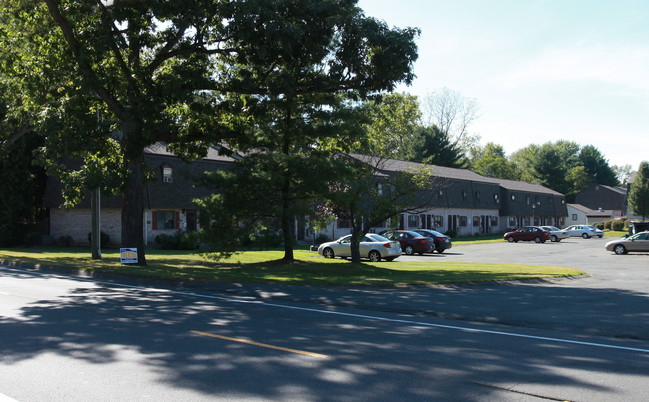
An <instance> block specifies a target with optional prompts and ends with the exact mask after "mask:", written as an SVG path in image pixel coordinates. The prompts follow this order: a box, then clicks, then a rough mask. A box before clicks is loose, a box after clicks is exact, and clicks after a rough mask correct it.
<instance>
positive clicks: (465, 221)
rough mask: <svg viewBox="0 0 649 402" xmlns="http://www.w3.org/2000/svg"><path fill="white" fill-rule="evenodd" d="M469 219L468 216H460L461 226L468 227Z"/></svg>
mask: <svg viewBox="0 0 649 402" xmlns="http://www.w3.org/2000/svg"><path fill="white" fill-rule="evenodd" d="M467 220H468V219H467V217H466V216H460V226H466V225H467Z"/></svg>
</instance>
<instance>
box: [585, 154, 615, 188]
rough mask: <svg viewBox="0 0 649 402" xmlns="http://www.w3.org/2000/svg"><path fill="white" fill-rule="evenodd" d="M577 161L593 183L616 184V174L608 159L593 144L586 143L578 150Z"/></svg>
mask: <svg viewBox="0 0 649 402" xmlns="http://www.w3.org/2000/svg"><path fill="white" fill-rule="evenodd" d="M579 161H580V162H581V164H582V165H583V166H584V169H585V171H586V173H587V174H588V175H589V176H590V177H592V178H593V181H594V182H595V183H597V184H603V185H605V186H617V185H618V184H619V182H618V180H617V175H616V174H615V172H614V171H613V169H612V168H611V167H610V166H609V164H608V161H607V160H606V159H604V156H603V155H602V154H601V152H599V150H598V149H597V148H595V147H594V146H592V145H586V146H584V147H582V148H581V151H580V152H579Z"/></svg>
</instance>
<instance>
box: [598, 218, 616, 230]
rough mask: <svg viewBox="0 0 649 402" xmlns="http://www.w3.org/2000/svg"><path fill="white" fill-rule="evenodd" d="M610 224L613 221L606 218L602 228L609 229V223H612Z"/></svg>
mask: <svg viewBox="0 0 649 402" xmlns="http://www.w3.org/2000/svg"><path fill="white" fill-rule="evenodd" d="M612 224H613V221H612V220H610V219H609V220H607V221H606V222H604V228H603V229H608V230H611V225H612ZM600 229H602V228H600Z"/></svg>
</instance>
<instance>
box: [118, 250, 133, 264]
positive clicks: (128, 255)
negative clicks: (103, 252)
mask: <svg viewBox="0 0 649 402" xmlns="http://www.w3.org/2000/svg"><path fill="white" fill-rule="evenodd" d="M119 262H121V263H122V264H137V249H136V248H120V249H119Z"/></svg>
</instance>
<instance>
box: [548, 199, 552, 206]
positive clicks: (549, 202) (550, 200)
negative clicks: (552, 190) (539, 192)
mask: <svg viewBox="0 0 649 402" xmlns="http://www.w3.org/2000/svg"><path fill="white" fill-rule="evenodd" d="M548 204H550V205H552V197H548Z"/></svg>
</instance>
